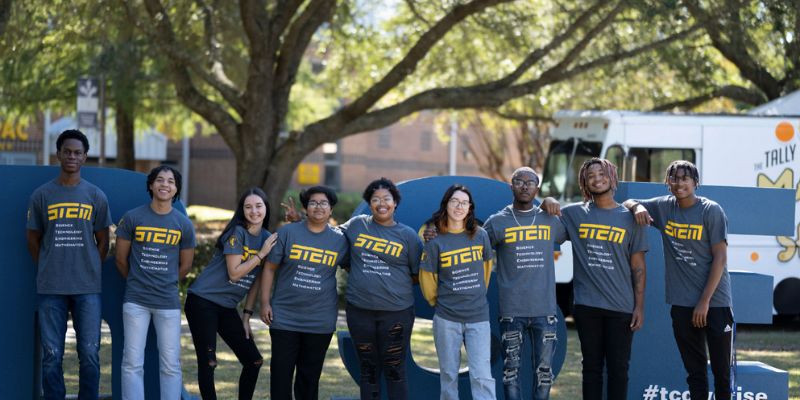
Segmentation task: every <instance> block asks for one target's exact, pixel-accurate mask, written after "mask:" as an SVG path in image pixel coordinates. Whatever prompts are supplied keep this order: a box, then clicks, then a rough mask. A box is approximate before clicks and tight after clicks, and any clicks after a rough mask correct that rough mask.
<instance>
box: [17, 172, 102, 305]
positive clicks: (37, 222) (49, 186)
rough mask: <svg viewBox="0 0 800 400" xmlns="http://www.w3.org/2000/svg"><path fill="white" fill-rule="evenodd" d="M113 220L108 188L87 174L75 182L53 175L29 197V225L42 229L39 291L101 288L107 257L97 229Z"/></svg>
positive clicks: (77, 291)
mask: <svg viewBox="0 0 800 400" xmlns="http://www.w3.org/2000/svg"><path fill="white" fill-rule="evenodd" d="M110 225H111V212H110V211H109V209H108V200H107V199H106V195H105V193H103V191H102V190H100V188H98V187H97V186H95V185H93V184H91V183H89V182H87V181H86V180H85V179H81V181H80V182H79V183H78V184H77V185H75V186H62V185H60V184H58V183H57V182H56V181H55V180H52V181H50V182H47V183H45V184H44V185H42V186H39V187H38V188H37V189H36V190H34V191H33V194H31V197H30V200H29V202H28V221H27V228H28V229H30V230H34V231H39V232H41V233H42V242H41V246H40V248H39V265H38V271H37V274H36V291H37V292H38V293H40V294H63V295H71V294H89V293H100V292H101V287H102V276H101V265H102V261H103V260H101V259H100V253H99V252H98V251H97V242H96V241H95V238H94V233H95V232H97V231H99V230H103V229H105V228H108V226H110ZM104 256H105V255H104Z"/></svg>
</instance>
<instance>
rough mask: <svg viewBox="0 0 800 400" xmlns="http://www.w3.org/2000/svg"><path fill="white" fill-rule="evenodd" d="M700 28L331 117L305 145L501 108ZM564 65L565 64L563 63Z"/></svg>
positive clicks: (312, 130) (309, 133)
mask: <svg viewBox="0 0 800 400" xmlns="http://www.w3.org/2000/svg"><path fill="white" fill-rule="evenodd" d="M697 29H698V27H691V28H689V29H687V30H685V31H682V32H678V33H676V34H674V35H672V36H669V37H667V38H664V39H661V40H658V41H656V42H652V43H649V44H646V45H643V46H640V47H637V48H634V49H631V50H628V51H622V52H619V53H614V54H610V55H606V56H603V57H599V58H597V59H595V60H593V61H589V62H586V63H584V64H581V65H578V66H576V67H574V68H572V69H570V70H567V71H561V70H555V69H549V70H547V71H546V72H545V73H543V74H542V75H541V76H539V77H538V78H536V79H532V80H530V81H527V82H524V83H522V84H518V85H514V86H508V87H501V88H496V89H493V87H494V85H492V83H489V84H481V85H475V86H468V87H450V88H435V89H430V90H426V91H424V92H421V93H418V94H416V95H414V96H411V97H409V98H408V99H406V100H404V101H401V102H400V103H397V104H395V105H392V106H389V107H386V108H383V109H380V110H375V111H372V112H369V113H366V114H364V115H362V116H359V117H358V118H356V119H354V120H351V121H348V122H345V121H342V120H334V119H331V117H329V118H326V119H323V120H321V121H318V122H316V123H314V124H311V125H309V126H308V127H306V130H305V131H304V132H303V139H304V141H306V142H308V143H309V145H315V146H314V147H312V149H313V148H316V147H318V146H319V145H321V144H322V143H325V142H328V141H332V140H336V139H340V138H343V137H345V136H347V135H350V134H353V133H357V132H364V131H369V130H373V129H379V128H382V127H384V126H388V125H390V124H392V123H394V122H396V121H398V120H399V119H400V118H402V117H405V116H406V115H410V114H412V113H414V112H417V111H421V110H426V109H446V108H454V109H463V108H486V107H495V108H496V107H499V106H501V105H503V104H504V103H505V102H507V101H509V100H511V99H514V98H517V97H521V96H524V95H527V94H531V93H536V92H537V91H538V90H539V89H541V88H542V87H545V86H548V85H551V84H553V83H556V82H561V81H564V80H567V79H569V78H572V77H574V76H577V75H579V74H581V73H584V72H586V71H589V70H591V69H594V68H598V67H601V66H604V65H607V64H610V63H612V62H617V61H620V60H623V59H628V58H632V57H636V56H638V55H641V54H643V53H645V52H648V51H651V50H654V49H657V48H659V47H662V46H665V45H668V44H670V43H673V42H675V41H677V40H680V39H683V38H686V37H687V36H689V35H691V34H692V33H693V32H695V31H696V30H697ZM559 64H561V63H559Z"/></svg>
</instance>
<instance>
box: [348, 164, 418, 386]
mask: <svg viewBox="0 0 800 400" xmlns="http://www.w3.org/2000/svg"><path fill="white" fill-rule="evenodd" d="M362 197H363V199H364V201H365V202H367V203H368V204H369V207H370V211H371V212H372V215H359V216H356V217H353V218H352V219H350V220H349V221H347V222H345V223H344V224H342V225H340V226H339V228H340V229H341V230H342V231H344V233H345V236H346V237H347V240H348V242H349V243H350V269H349V274H348V278H347V294H346V298H347V327H348V328H349V329H350V335H351V336H352V338H353V342H354V343H355V346H356V352H357V353H358V357H359V359H360V361H361V377H360V381H359V386H360V389H361V399H362V400H366V399H378V398H380V397H381V375H384V376H385V380H386V390H387V393H386V394H387V397H388V398H389V399H390V400H403V399H407V398H408V382H407V381H406V362H405V361H406V354H407V353H408V348H409V346H410V339H411V330H412V329H413V327H414V316H415V313H414V292H413V284H414V281H415V280H416V278H417V274H418V273H419V260H420V256H421V254H422V242H421V241H420V239H419V236H418V235H417V233H416V232H414V230H413V229H411V228H410V227H408V226H407V225H404V224H401V223H398V222H397V221H395V219H394V212H395V210H396V209H397V207H398V206H399V205H400V191H399V190H398V189H397V186H395V184H394V183H393V182H392V181H390V180H389V179H386V178H380V179H377V180H374V181H372V182H371V183H370V184H369V185H367V188H366V189H365V190H364V194H363V196H362Z"/></svg>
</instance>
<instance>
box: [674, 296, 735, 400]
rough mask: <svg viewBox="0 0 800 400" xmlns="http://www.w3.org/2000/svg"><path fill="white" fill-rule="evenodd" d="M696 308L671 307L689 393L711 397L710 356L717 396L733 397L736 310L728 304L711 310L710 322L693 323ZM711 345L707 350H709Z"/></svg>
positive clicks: (709, 314)
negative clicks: (734, 316)
mask: <svg viewBox="0 0 800 400" xmlns="http://www.w3.org/2000/svg"><path fill="white" fill-rule="evenodd" d="M693 313H694V308H693V307H681V306H672V309H671V310H670V315H671V316H672V332H673V333H674V335H675V342H676V343H677V344H678V351H680V353H681V359H682V360H683V366H684V368H686V372H687V373H688V377H687V378H686V383H687V384H689V392H690V394H691V396H692V398H693V399H705V398H708V373H707V368H708V367H707V365H708V360H709V356H710V359H711V372H712V373H713V374H714V395H715V397H716V399H717V400H729V399H730V398H731V361H732V354H733V328H734V322H733V313H732V312H731V309H730V308H729V307H711V308H709V309H708V317H707V321H708V324H707V325H706V326H705V327H704V328H695V327H694V326H692V314H693ZM706 346H708V352H706Z"/></svg>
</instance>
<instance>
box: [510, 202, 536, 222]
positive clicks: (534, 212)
mask: <svg viewBox="0 0 800 400" xmlns="http://www.w3.org/2000/svg"><path fill="white" fill-rule="evenodd" d="M509 207H511V216H512V217H514V222H516V223H517V226H520V227H521V226H522V224H520V223H519V220H517V213H515V212H514V206H513V205H511V206H509ZM531 211H533V221H531V226H533V225H534V224H535V223H536V214H538V212H539V207H536V206H533V208H532V209H531Z"/></svg>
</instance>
